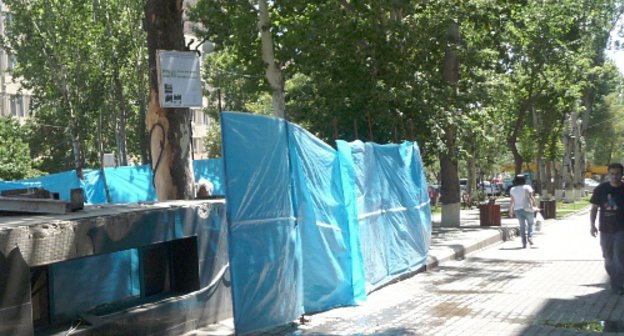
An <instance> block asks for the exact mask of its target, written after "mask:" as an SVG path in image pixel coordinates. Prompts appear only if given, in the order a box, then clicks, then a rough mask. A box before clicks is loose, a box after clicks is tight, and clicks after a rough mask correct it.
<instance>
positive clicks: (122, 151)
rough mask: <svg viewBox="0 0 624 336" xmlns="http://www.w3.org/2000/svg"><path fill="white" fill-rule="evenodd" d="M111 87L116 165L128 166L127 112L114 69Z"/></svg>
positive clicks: (119, 81)
mask: <svg viewBox="0 0 624 336" xmlns="http://www.w3.org/2000/svg"><path fill="white" fill-rule="evenodd" d="M113 87H114V92H115V96H116V97H115V100H116V105H117V111H118V113H117V120H116V121H115V125H116V128H117V129H116V132H115V136H116V141H117V157H118V160H117V163H118V165H120V166H127V165H128V153H127V149H126V120H127V119H128V111H127V110H126V103H125V101H126V100H125V99H126V98H125V96H124V92H123V85H122V83H121V79H120V78H119V71H118V70H117V69H115V70H114V71H113Z"/></svg>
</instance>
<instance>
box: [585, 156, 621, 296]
mask: <svg viewBox="0 0 624 336" xmlns="http://www.w3.org/2000/svg"><path fill="white" fill-rule="evenodd" d="M608 168H609V182H604V183H601V184H600V185H599V186H597V187H596V189H594V192H593V193H592V197H591V199H590V200H589V202H590V203H591V204H592V207H591V212H590V215H589V220H590V224H591V228H590V233H591V235H592V236H593V237H596V235H597V234H598V230H600V247H601V249H602V256H603V258H604V261H605V270H606V271H607V274H608V275H609V279H610V282H611V288H612V289H613V291H614V292H615V293H617V294H620V295H621V294H624V287H623V286H624V183H622V174H623V172H624V166H622V164H620V163H612V164H610V165H609V167H608ZM598 209H600V214H599V228H596V213H597V212H598Z"/></svg>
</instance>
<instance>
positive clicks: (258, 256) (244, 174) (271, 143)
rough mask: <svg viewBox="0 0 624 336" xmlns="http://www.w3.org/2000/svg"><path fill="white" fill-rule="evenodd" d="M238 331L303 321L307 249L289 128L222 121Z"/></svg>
mask: <svg viewBox="0 0 624 336" xmlns="http://www.w3.org/2000/svg"><path fill="white" fill-rule="evenodd" d="M221 130H222V133H221V134H222V139H223V140H222V141H223V147H222V148H223V153H224V156H223V157H224V160H225V165H224V168H225V174H224V175H225V181H226V183H225V184H226V190H227V191H228V192H227V195H226V199H227V218H228V225H229V239H228V241H229V243H230V244H229V253H230V267H231V276H232V297H233V300H232V301H233V306H234V307H233V308H234V324H235V327H236V331H237V333H248V332H253V331H259V330H263V329H268V328H271V327H275V326H279V325H282V324H284V323H287V322H288V321H293V320H295V319H296V318H297V317H299V316H300V315H301V314H302V313H303V288H302V285H301V284H302V279H301V267H302V266H301V243H300V237H299V230H298V229H297V225H296V222H295V217H294V215H293V204H292V198H291V175H290V164H289V159H288V146H287V143H288V142H287V136H288V134H287V128H286V123H285V122H284V121H283V120H278V119H274V118H269V117H261V116H254V115H250V114H244V113H222V114H221Z"/></svg>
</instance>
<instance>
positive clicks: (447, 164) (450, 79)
mask: <svg viewBox="0 0 624 336" xmlns="http://www.w3.org/2000/svg"><path fill="white" fill-rule="evenodd" d="M446 38H447V41H448V43H447V47H446V52H445V59H444V80H445V81H446V82H447V83H448V85H450V86H451V87H452V88H453V97H452V98H451V99H456V98H457V94H456V93H457V88H456V87H455V86H456V84H457V81H458V80H459V58H458V56H457V52H456V51H455V50H454V45H456V44H458V43H460V35H459V24H458V23H457V22H451V23H450V24H449V27H448V31H447V36H446ZM447 127H448V129H447V130H446V134H445V136H444V142H445V144H446V151H444V152H443V153H442V154H441V155H440V175H441V183H442V188H441V190H440V200H441V201H442V220H441V223H440V225H441V226H459V225H460V221H459V176H458V172H457V155H456V154H455V152H456V144H455V130H454V129H453V127H451V126H450V125H447Z"/></svg>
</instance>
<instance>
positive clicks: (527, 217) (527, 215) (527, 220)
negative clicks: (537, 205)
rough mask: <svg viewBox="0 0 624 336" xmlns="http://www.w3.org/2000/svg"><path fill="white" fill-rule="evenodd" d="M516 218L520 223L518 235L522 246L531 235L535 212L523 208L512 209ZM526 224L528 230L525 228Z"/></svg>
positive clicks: (524, 245)
mask: <svg viewBox="0 0 624 336" xmlns="http://www.w3.org/2000/svg"><path fill="white" fill-rule="evenodd" d="M514 212H515V213H516V218H518V222H519V223H520V237H522V246H523V247H526V244H527V238H529V239H530V238H531V237H533V223H534V222H535V214H534V213H533V211H526V210H524V209H517V210H514ZM527 224H528V230H527ZM525 232H526V233H525Z"/></svg>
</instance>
